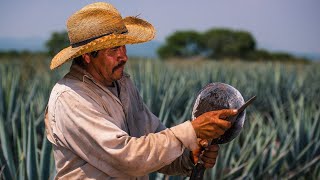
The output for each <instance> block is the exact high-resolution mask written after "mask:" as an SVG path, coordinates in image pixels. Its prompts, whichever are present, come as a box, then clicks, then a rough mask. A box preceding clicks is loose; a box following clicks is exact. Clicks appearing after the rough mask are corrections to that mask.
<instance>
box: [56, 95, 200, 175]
mask: <svg viewBox="0 0 320 180" xmlns="http://www.w3.org/2000/svg"><path fill="white" fill-rule="evenodd" d="M54 114H55V117H54V119H55V120H54V121H55V127H54V133H55V134H56V136H57V137H56V138H57V140H58V141H60V144H61V145H62V146H64V147H66V148H68V149H70V150H71V151H73V152H74V153H75V154H77V155H78V156H79V157H81V158H82V159H83V160H85V161H86V162H88V163H90V164H91V165H92V166H94V167H96V168H97V169H99V170H101V171H103V172H104V173H106V174H108V175H109V176H112V177H126V176H136V177H138V176H143V175H147V174H148V173H150V172H154V171H156V170H159V169H160V168H162V167H164V166H166V165H168V164H170V163H171V162H173V161H174V160H175V159H177V158H178V157H180V156H181V155H182V154H183V152H184V150H185V148H188V149H194V148H196V147H197V143H196V137H195V133H194V130H193V128H192V125H191V123H190V122H185V123H183V124H180V125H178V126H175V127H173V128H169V129H165V130H163V131H161V132H158V133H150V134H148V135H146V136H142V137H140V138H135V137H130V136H129V135H128V134H127V133H126V132H125V131H123V130H122V129H121V128H119V127H118V126H117V125H115V124H114V123H112V122H114V120H113V119H112V117H111V116H110V115H109V114H108V113H107V112H106V111H105V110H104V109H103V107H101V106H100V105H99V103H98V102H96V101H95V100H94V99H92V98H91V97H90V96H86V95H81V96H80V95H79V94H77V93H75V92H72V91H70V92H69V91H65V92H63V93H62V94H61V95H60V96H59V97H58V98H57V100H56V103H55V110H54Z"/></svg>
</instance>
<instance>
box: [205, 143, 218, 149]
mask: <svg viewBox="0 0 320 180" xmlns="http://www.w3.org/2000/svg"><path fill="white" fill-rule="evenodd" d="M219 149H220V147H219V145H218V144H212V145H210V146H208V147H207V148H206V149H205V150H206V151H219Z"/></svg>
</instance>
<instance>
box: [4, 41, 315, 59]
mask: <svg viewBox="0 0 320 180" xmlns="http://www.w3.org/2000/svg"><path fill="white" fill-rule="evenodd" d="M46 40H47V39H45V38H39V37H33V38H32V37H31V38H7V37H0V51H8V50H17V51H23V50H28V51H44V50H45V46H44V44H45V41H46ZM161 44H162V43H161V42H160V41H155V40H154V41H150V42H147V43H142V44H134V45H127V53H128V55H129V56H137V57H146V58H156V57H157V49H158V48H159V47H160V46H161ZM292 54H294V55H295V56H297V57H306V58H308V59H311V60H313V61H320V54H319V53H301V52H292Z"/></svg>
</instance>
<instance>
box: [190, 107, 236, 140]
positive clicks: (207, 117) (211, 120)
mask: <svg viewBox="0 0 320 180" xmlns="http://www.w3.org/2000/svg"><path fill="white" fill-rule="evenodd" d="M236 114H237V110H236V109H222V110H217V111H210V112H206V113H203V114H202V115H200V116H199V117H197V118H196V119H195V120H193V121H191V124H192V126H193V128H194V131H195V132H196V135H197V138H200V139H216V138H218V137H220V136H221V135H222V134H224V132H225V131H226V130H227V129H229V128H230V127H231V122H229V121H226V120H223V119H225V118H227V117H229V116H233V115H236ZM222 118H223V119H222Z"/></svg>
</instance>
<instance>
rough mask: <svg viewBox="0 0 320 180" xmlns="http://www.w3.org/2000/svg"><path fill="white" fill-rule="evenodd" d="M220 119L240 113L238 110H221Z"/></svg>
mask: <svg viewBox="0 0 320 180" xmlns="http://www.w3.org/2000/svg"><path fill="white" fill-rule="evenodd" d="M218 113H219V118H226V117H229V116H234V115H236V114H237V113H238V110H237V109H221V110H219V112H218Z"/></svg>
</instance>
